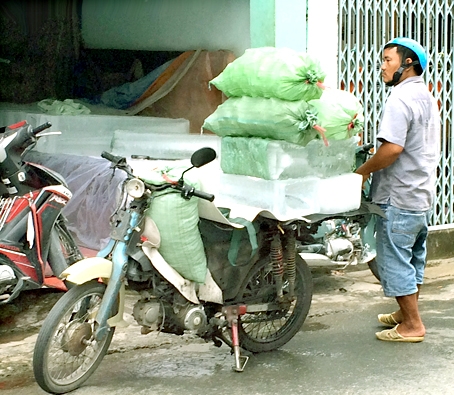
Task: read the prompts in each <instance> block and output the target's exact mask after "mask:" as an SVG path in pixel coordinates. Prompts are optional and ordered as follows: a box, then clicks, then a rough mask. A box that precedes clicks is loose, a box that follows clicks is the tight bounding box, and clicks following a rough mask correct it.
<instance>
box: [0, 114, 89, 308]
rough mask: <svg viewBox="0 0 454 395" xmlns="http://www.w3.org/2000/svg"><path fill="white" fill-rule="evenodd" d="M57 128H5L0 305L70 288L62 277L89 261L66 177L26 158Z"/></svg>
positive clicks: (0, 139)
mask: <svg viewBox="0 0 454 395" xmlns="http://www.w3.org/2000/svg"><path fill="white" fill-rule="evenodd" d="M49 127H51V124H50V123H45V124H43V125H41V126H38V127H36V128H34V129H33V128H32V126H31V125H29V124H27V122H26V121H22V122H19V123H16V124H14V125H11V126H7V127H3V128H0V177H1V184H0V196H1V198H0V305H1V304H6V303H9V302H11V301H12V300H14V299H15V298H17V297H18V296H19V294H20V293H21V292H22V291H25V290H31V289H39V288H42V287H50V288H56V289H59V290H62V291H66V290H67V286H66V283H65V282H64V281H62V280H61V279H60V278H59V277H58V276H59V275H60V273H61V272H62V271H63V270H65V269H66V268H68V267H69V266H70V265H71V264H72V263H74V262H76V261H79V260H81V259H82V258H83V256H82V254H81V253H80V251H79V248H78V246H77V245H76V243H75V241H74V239H73V237H72V235H71V233H70V232H69V231H68V229H67V227H66V219H65V218H64V216H63V215H62V210H63V208H64V207H65V206H66V204H67V202H68V201H69V200H70V199H71V192H70V191H69V189H68V187H67V185H66V183H65V181H64V179H63V178H62V177H61V176H60V175H59V174H57V173H56V172H54V171H52V170H50V169H48V168H46V167H44V166H40V165H37V164H34V163H30V162H26V161H24V160H23V156H24V154H25V153H26V152H28V151H29V150H30V149H31V148H33V147H34V145H35V144H36V142H37V140H38V139H39V138H40V137H42V136H44V135H47V134H53V133H59V132H46V133H43V131H44V130H46V129H48V128H49Z"/></svg>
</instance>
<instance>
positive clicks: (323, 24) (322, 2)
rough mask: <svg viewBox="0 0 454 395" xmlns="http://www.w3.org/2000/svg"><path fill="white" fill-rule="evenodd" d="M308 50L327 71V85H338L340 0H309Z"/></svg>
mask: <svg viewBox="0 0 454 395" xmlns="http://www.w3.org/2000/svg"><path fill="white" fill-rule="evenodd" d="M307 4H308V11H307V14H308V22H307V52H308V53H310V54H313V55H314V56H316V57H317V58H318V59H319V61H320V63H321V65H322V67H323V69H324V70H325V72H326V73H327V75H326V78H325V85H327V86H331V87H337V58H338V34H339V33H338V29H339V25H338V17H339V4H338V0H307Z"/></svg>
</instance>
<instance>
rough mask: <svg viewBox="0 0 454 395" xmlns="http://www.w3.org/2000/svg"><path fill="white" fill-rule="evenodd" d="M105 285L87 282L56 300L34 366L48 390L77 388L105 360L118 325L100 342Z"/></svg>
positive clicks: (36, 352)
mask: <svg viewBox="0 0 454 395" xmlns="http://www.w3.org/2000/svg"><path fill="white" fill-rule="evenodd" d="M104 292H105V285H103V284H99V283H95V282H94V283H86V284H84V285H82V286H77V287H74V288H72V289H70V290H69V291H68V292H67V293H66V294H65V295H63V297H62V298H61V299H60V300H59V301H58V302H57V303H56V305H55V306H54V308H53V309H52V310H51V312H50V314H49V316H48V319H46V320H45V321H44V324H43V328H42V329H41V331H40V334H39V335H38V339H37V344H36V346H35V353H34V357H33V368H34V372H35V378H36V380H37V382H38V384H39V385H40V386H41V388H43V389H44V390H45V391H47V392H55V393H63V392H68V391H70V390H73V389H75V388H77V387H78V386H79V385H80V384H82V383H83V382H84V381H85V380H86V379H87V378H88V377H89V376H90V375H91V374H92V373H93V371H94V369H95V368H96V366H97V365H98V364H99V363H100V362H101V359H102V358H103V356H104V354H105V353H106V352H107V348H108V346H109V344H110V341H111V339H112V336H113V332H114V328H112V329H111V330H110V332H109V333H108V334H107V335H106V336H105V337H104V338H103V339H102V340H100V341H97V340H95V338H94V334H95V331H96V327H97V323H96V321H95V317H96V315H97V312H98V309H99V305H100V303H101V301H102V296H103V294H104Z"/></svg>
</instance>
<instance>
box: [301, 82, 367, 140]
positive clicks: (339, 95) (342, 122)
mask: <svg viewBox="0 0 454 395" xmlns="http://www.w3.org/2000/svg"><path fill="white" fill-rule="evenodd" d="M309 104H310V105H312V106H313V107H314V108H315V109H316V110H317V117H318V121H319V125H320V126H321V127H322V128H324V129H325V130H326V131H325V136H326V138H327V139H328V140H330V139H332V140H343V139H347V138H349V137H352V136H354V135H355V134H358V133H360V132H362V131H363V129H364V111H363V106H362V105H361V103H360V101H359V100H358V99H357V98H356V96H355V95H353V94H352V93H350V92H347V91H343V90H340V89H325V90H324V92H323V95H322V96H321V97H320V99H315V100H310V101H309Z"/></svg>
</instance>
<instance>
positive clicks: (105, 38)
mask: <svg viewBox="0 0 454 395" xmlns="http://www.w3.org/2000/svg"><path fill="white" fill-rule="evenodd" d="M249 14H250V12H249V0H228V1H227V0H107V1H106V0H84V1H83V5H82V38H83V40H84V43H85V45H86V46H87V47H88V48H106V49H136V50H154V51H185V50H191V49H198V48H201V49H208V50H218V49H228V50H232V51H233V52H234V53H235V54H236V55H237V56H240V55H242V54H243V53H244V51H245V49H246V48H249V47H250V29H249Z"/></svg>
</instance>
